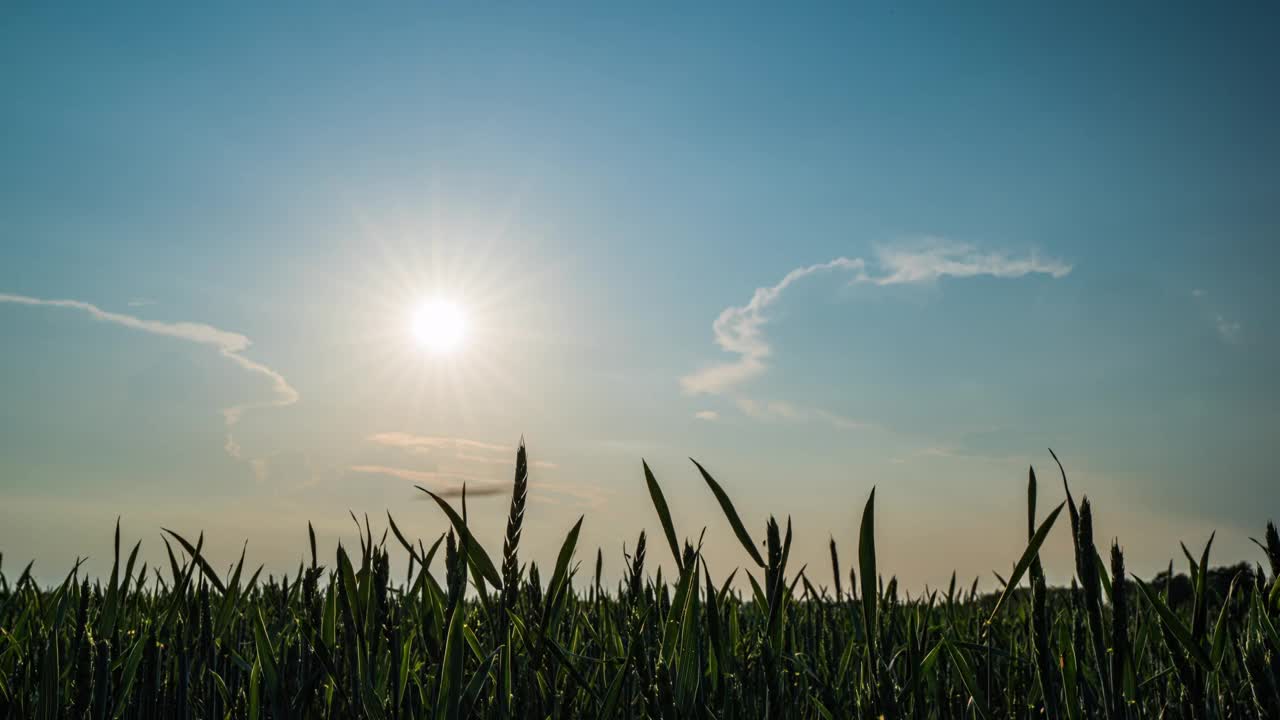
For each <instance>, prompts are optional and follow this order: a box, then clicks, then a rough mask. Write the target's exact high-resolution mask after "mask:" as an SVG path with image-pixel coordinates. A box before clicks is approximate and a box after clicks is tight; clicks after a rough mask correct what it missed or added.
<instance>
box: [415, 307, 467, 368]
mask: <svg viewBox="0 0 1280 720" xmlns="http://www.w3.org/2000/svg"><path fill="white" fill-rule="evenodd" d="M466 335H467V315H466V313H465V312H463V310H462V307H461V306H460V305H458V303H456V302H453V301H452V300H445V299H435V300H429V301H427V302H424V303H423V304H422V305H420V306H419V307H418V309H417V311H416V312H415V313H414V316H413V336H414V338H415V339H416V340H417V341H418V344H419V345H420V346H422V347H423V348H426V349H427V350H430V351H431V352H433V353H437V354H440V355H445V354H449V353H452V352H455V351H457V350H458V348H460V347H461V346H462V343H463V341H464V340H465V339H466Z"/></svg>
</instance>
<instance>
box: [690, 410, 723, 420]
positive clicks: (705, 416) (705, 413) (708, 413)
mask: <svg viewBox="0 0 1280 720" xmlns="http://www.w3.org/2000/svg"><path fill="white" fill-rule="evenodd" d="M693 416H694V417H695V418H697V419H699V420H706V421H707V422H715V421H716V420H719V419H720V413H718V412H716V411H715V410H699V411H698V412H696V413H694V414H693Z"/></svg>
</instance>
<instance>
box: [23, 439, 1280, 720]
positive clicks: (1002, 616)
mask: <svg viewBox="0 0 1280 720" xmlns="http://www.w3.org/2000/svg"><path fill="white" fill-rule="evenodd" d="M1055 460H1056V457H1055ZM695 465H696V469H697V471H698V473H699V474H700V475H701V477H702V478H703V480H704V482H705V483H706V485H707V486H708V488H709V489H710V491H711V492H712V494H713V495H714V496H715V498H716V500H717V501H718V503H719V505H720V507H721V509H722V510H723V512H724V514H725V517H726V519H727V520H728V522H729V525H730V527H731V529H732V531H733V533H734V535H735V536H736V537H737V539H738V540H739V542H740V544H741V546H742V549H743V551H744V553H745V555H744V560H746V561H747V564H746V566H745V567H744V568H743V569H742V570H741V572H742V573H743V574H744V575H745V576H746V578H747V582H748V584H749V586H750V588H751V590H750V593H749V594H746V595H743V594H740V593H739V592H737V591H735V590H734V589H733V585H732V581H733V579H734V577H736V574H737V573H738V572H739V571H737V570H735V571H734V572H733V573H730V574H729V575H728V576H727V577H726V578H724V579H722V580H721V581H720V584H719V586H717V585H716V584H714V583H713V578H712V576H711V571H710V569H709V568H708V567H707V565H706V563H705V562H704V560H703V556H702V554H701V539H699V541H698V544H696V545H694V544H691V543H690V541H688V540H681V536H680V534H679V533H678V532H677V529H676V527H675V525H674V523H673V522H672V519H671V514H670V511H669V509H668V506H667V503H666V500H665V498H664V496H663V494H662V490H661V487H660V486H659V484H658V481H657V479H656V478H655V477H654V475H653V473H652V471H651V470H650V469H649V467H648V465H643V467H642V469H643V475H644V479H645V482H646V485H647V487H648V490H649V493H650V497H651V498H652V500H653V505H654V509H655V511H656V514H657V516H658V521H659V524H660V526H661V528H662V533H663V536H664V538H665V539H666V541H667V544H668V545H669V546H670V550H671V553H672V556H673V560H674V565H673V567H674V568H675V569H676V575H675V577H671V578H668V579H664V578H663V577H662V575H661V572H659V573H658V574H657V575H655V576H650V575H649V574H648V573H646V572H645V561H646V549H647V545H646V536H645V534H644V533H641V535H640V537H639V540H638V542H637V543H636V545H635V548H634V551H633V553H632V554H630V555H628V556H627V564H628V567H627V572H626V573H625V575H624V577H623V579H622V580H621V581H620V582H619V584H618V586H617V587H616V588H615V589H614V590H613V592H611V593H610V592H606V591H605V589H604V588H603V587H601V582H600V575H601V565H602V555H601V554H600V553H599V552H597V555H596V565H595V567H596V570H595V577H594V583H590V584H589V586H586V587H584V586H583V585H584V583H578V587H575V583H574V579H575V578H576V577H577V572H578V569H579V565H578V563H577V562H576V561H575V559H574V558H575V553H576V549H577V541H578V532H579V529H580V528H581V523H582V520H581V519H579V520H578V523H577V524H575V525H574V526H573V527H572V529H570V530H569V532H568V534H567V536H566V538H565V540H564V542H563V543H562V546H561V550H560V552H559V554H558V557H557V560H556V564H555V566H554V568H553V571H552V574H551V577H550V581H549V582H546V583H543V582H542V580H541V575H540V572H539V569H538V567H537V566H536V564H529V565H527V566H525V565H522V564H521V563H520V560H519V557H520V556H519V546H520V540H521V536H522V534H523V533H524V531H525V530H526V529H527V528H525V527H524V508H525V502H526V499H527V494H528V490H529V484H528V465H527V463H526V460H525V449H524V446H523V444H522V445H521V447H520V449H519V450H518V452H517V457H516V471H515V478H514V482H513V492H512V498H511V505H510V509H509V513H508V520H507V526H506V533H505V538H504V543H503V548H502V556H501V563H500V565H495V564H494V562H493V561H492V560H491V559H490V557H489V555H488V554H487V553H486V552H485V550H484V548H483V546H482V545H481V544H480V543H479V542H478V541H477V540H476V538H475V537H473V536H472V535H471V533H470V532H469V531H468V529H467V507H466V495H465V493H464V494H463V495H462V498H461V503H460V505H459V507H458V508H455V507H453V505H451V504H450V503H449V501H448V500H446V499H445V498H444V497H441V496H439V495H432V498H433V499H434V500H435V502H436V503H437V504H438V505H439V508H440V510H441V511H442V512H443V513H444V514H445V516H446V517H447V518H448V520H449V523H450V525H451V528H452V529H451V530H450V532H449V533H447V535H446V536H443V537H442V538H440V539H436V540H435V541H434V542H433V543H432V544H431V545H430V547H429V548H428V547H427V546H426V545H425V544H424V543H423V542H422V541H420V540H417V539H414V538H408V537H406V536H405V535H404V534H403V533H402V532H401V530H400V528H399V527H398V526H397V525H396V523H395V521H394V520H393V519H392V518H391V516H390V515H388V517H387V520H388V530H389V532H390V534H391V536H392V537H393V538H394V540H395V542H398V543H399V544H400V545H402V546H403V547H404V549H405V550H406V551H407V552H408V554H409V569H408V576H407V580H406V582H405V583H404V584H396V583H394V582H392V580H391V578H390V560H389V556H388V553H387V546H386V541H387V533H386V532H384V533H383V535H382V537H381V538H380V539H377V540H375V537H374V531H373V529H372V528H371V527H370V525H369V522H368V520H367V519H366V520H365V522H364V526H363V528H362V529H361V538H360V547H359V551H358V552H355V551H354V549H353V550H352V551H350V552H349V551H348V550H347V549H346V548H343V547H341V546H339V548H338V550H337V554H336V558H335V561H334V564H333V565H332V567H325V566H321V565H320V564H319V558H318V557H317V555H316V547H315V534H314V532H310V527H308V530H309V532H310V547H311V560H310V565H309V566H301V567H299V568H298V572H297V573H296V574H295V575H294V576H293V578H292V579H290V578H289V577H287V576H286V577H284V578H281V579H279V580H277V579H274V578H268V579H267V580H266V581H262V580H261V579H260V572H261V569H259V570H258V571H256V572H253V573H252V574H251V575H250V576H249V577H248V578H245V576H244V570H245V565H244V556H243V554H242V555H241V558H240V561H239V562H238V563H237V564H236V565H235V567H234V568H232V569H231V571H230V572H229V573H227V574H226V575H225V577H224V576H220V575H219V574H218V573H217V572H216V571H215V570H214V569H213V568H212V567H211V566H210V565H209V563H208V562H207V561H206V560H205V559H204V556H203V554H202V547H203V536H202V537H200V538H197V539H196V540H195V542H191V541H190V540H189V539H187V538H184V537H182V536H180V535H178V534H177V533H174V532H172V531H167V530H166V531H165V532H166V534H167V537H166V538H165V547H166V549H167V550H168V572H167V573H166V572H163V571H161V569H159V568H155V569H151V570H150V571H149V570H148V568H146V567H145V566H143V567H142V568H137V567H136V562H137V558H138V547H139V546H138V545H135V546H134V547H133V548H132V549H131V551H130V552H129V553H128V554H127V556H124V561H123V563H122V562H121V558H122V555H121V552H120V537H119V526H118V524H117V529H116V537H115V545H114V552H115V562H114V564H113V566H112V571H111V575H110V577H109V578H108V579H107V580H106V582H105V583H101V582H94V583H92V584H91V583H90V582H89V580H88V579H85V578H82V577H81V576H80V572H79V566H78V565H77V566H76V567H75V568H72V569H71V571H70V572H69V573H68V575H67V576H66V579H65V580H64V581H63V582H62V583H61V584H60V585H59V586H58V587H56V588H52V589H41V588H39V587H38V586H37V584H36V583H35V582H34V581H33V580H32V578H31V575H30V565H28V567H27V569H26V570H24V571H23V572H22V574H21V575H20V576H19V577H18V579H17V580H16V581H14V582H12V583H10V582H9V580H8V579H7V578H5V576H4V574H3V572H0V716H4V717H40V718H59V717H75V718H82V717H89V718H113V717H126V718H170V717H177V718H194V717H202V718H203V717H218V718H222V717H247V718H262V717H272V718H285V717H373V718H419V717H431V718H442V719H450V720H452V719H453V718H462V717H477V718H566V717H592V718H597V717H599V718H618V717H626V718H695V717H696V718H757V717H759V718H781V717H796V718H849V717H877V716H884V717H889V718H899V717H902V718H970V717H976V718H1011V717H1014V718H1028V719H1030V718H1041V717H1044V718H1049V720H1057V719H1058V718H1067V719H1070V720H1075V719H1076V718H1108V719H1109V720H1121V719H1127V718H1138V717H1187V718H1211V717H1212V718H1245V717H1267V718H1275V717H1277V716H1278V713H1280V635H1278V634H1277V625H1280V579H1277V577H1276V576H1277V575H1278V574H1280V539H1277V533H1276V530H1275V527H1274V525H1268V527H1267V531H1266V534H1265V536H1264V538H1265V540H1264V541H1263V542H1258V546H1259V547H1260V548H1261V550H1262V552H1263V553H1264V554H1265V557H1266V560H1267V563H1268V565H1269V568H1270V573H1271V577H1270V578H1269V579H1268V577H1267V573H1266V572H1265V571H1264V570H1263V569H1262V566H1261V565H1259V566H1258V567H1257V569H1256V570H1255V569H1253V568H1249V567H1247V566H1241V567H1238V568H1234V569H1232V570H1231V572H1230V574H1229V575H1228V574H1225V573H1224V571H1223V570H1222V569H1210V567H1209V551H1210V546H1211V544H1212V538H1210V542H1209V543H1208V544H1206V546H1205V547H1204V548H1203V550H1202V552H1201V553H1200V554H1199V557H1198V558H1197V557H1196V556H1194V555H1193V554H1192V553H1191V552H1190V551H1188V550H1186V548H1184V551H1185V554H1186V558H1187V562H1188V568H1189V573H1188V576H1175V575H1174V574H1173V573H1172V568H1170V572H1169V573H1167V574H1162V576H1161V577H1158V578H1155V579H1153V581H1152V582H1150V583H1148V582H1144V581H1143V580H1142V579H1140V578H1137V577H1133V576H1130V575H1128V574H1127V573H1126V572H1125V568H1124V557H1123V553H1122V552H1121V549H1120V547H1119V546H1118V545H1113V546H1112V547H1111V552H1110V563H1109V569H1108V565H1107V564H1104V563H1103V561H1102V557H1101V556H1100V555H1099V553H1098V551H1097V549H1096V547H1095V546H1094V543H1093V537H1092V534H1093V533H1092V517H1093V512H1092V507H1091V504H1090V502H1089V501H1088V500H1087V499H1085V500H1083V501H1082V503H1081V504H1080V505H1079V506H1078V507H1077V505H1076V503H1075V500H1074V498H1073V497H1072V496H1071V494H1070V490H1069V489H1068V488H1066V475H1065V473H1063V477H1062V480H1063V485H1064V489H1065V490H1066V495H1067V499H1066V501H1065V502H1064V503H1062V504H1061V505H1058V506H1057V507H1056V508H1054V509H1053V510H1052V511H1050V512H1049V513H1048V514H1047V515H1046V516H1045V517H1044V519H1042V520H1039V519H1038V518H1037V510H1036V495H1037V487H1036V479H1035V474H1034V472H1032V473H1031V474H1030V477H1029V482H1028V493H1027V501H1028V502H1027V536H1028V543H1027V546H1026V547H1025V548H1010V550H1009V559H1010V562H1011V563H1012V564H1013V571H1012V573H1011V574H1010V575H1009V577H1008V582H1007V584H1006V585H1005V587H1004V588H1003V589H1002V590H1001V591H1000V592H999V593H997V594H995V595H991V596H981V595H979V594H978V593H977V592H976V590H975V589H974V588H976V583H975V585H974V588H971V589H970V590H969V591H968V592H967V593H965V592H964V591H958V590H957V589H956V585H955V578H954V576H953V578H952V582H951V586H950V589H949V590H948V592H947V593H946V594H945V595H942V596H940V595H939V593H938V592H935V591H930V592H927V593H926V594H924V595H923V596H920V597H909V596H901V595H900V594H899V592H898V589H897V581H896V579H894V578H892V577H890V578H889V579H888V580H887V581H886V580H885V579H884V577H883V575H882V570H881V569H880V568H879V566H878V564H877V553H876V546H875V541H876V533H875V492H874V490H873V491H872V492H871V493H870V496H869V497H868V498H867V500H866V504H865V506H864V507H863V510H862V518H861V525H860V531H859V535H858V538H857V556H856V559H857V562H856V568H855V569H853V570H851V571H850V573H849V576H848V578H842V577H841V571H840V561H839V551H838V548H837V542H836V541H835V539H832V540H831V546H830V551H831V565H832V567H831V571H832V581H833V582H832V587H833V591H831V592H828V590H827V589H826V587H824V586H822V585H821V583H819V585H817V586H815V584H814V578H811V577H808V576H807V575H806V570H805V568H800V569H798V570H793V569H792V568H791V563H790V550H791V543H792V529H791V523H790V521H789V520H788V521H787V523H786V527H785V531H784V529H783V527H782V526H780V525H779V523H778V522H777V521H776V520H774V519H773V518H770V520H769V521H768V523H767V524H766V526H765V534H764V541H763V542H758V539H757V537H753V535H752V534H751V531H750V530H749V529H748V528H747V526H746V525H745V523H743V521H742V520H741V518H740V517H739V516H738V513H737V511H736V509H735V508H734V505H733V502H732V500H731V499H730V495H729V493H728V492H727V491H726V490H725V488H724V487H722V486H721V484H720V483H719V482H717V480H716V479H715V478H714V477H713V476H712V475H711V473H710V472H708V471H707V470H706V469H705V468H703V467H702V466H701V465H697V464H696V463H695ZM1059 467H1061V465H1059ZM424 492H425V491H424ZM1064 505H1065V506H1066V507H1067V509H1068V515H1069V517H1070V521H1071V522H1070V529H1069V530H1068V531H1069V532H1071V533H1072V538H1073V545H1074V548H1075V556H1076V579H1075V581H1073V584H1072V589H1071V590H1051V589H1049V588H1047V587H1046V585H1045V579H1044V571H1043V568H1042V566H1041V563H1040V558H1039V550H1040V547H1041V546H1042V544H1043V543H1044V541H1045V539H1046V538H1047V537H1048V536H1049V535H1050V534H1051V533H1052V532H1053V531H1054V530H1055V529H1056V528H1057V526H1056V520H1057V518H1058V515H1059V514H1060V512H1061V510H1062V508H1063V506H1064ZM169 538H172V539H173V540H174V541H176V543H177V546H178V550H177V552H174V549H173V546H171V545H170V544H169ZM442 544H443V546H444V556H443V558H441V559H440V562H438V563H437V562H436V559H437V556H438V555H439V554H440V553H439V550H440V548H441V545H442ZM433 566H435V568H434V569H433ZM441 566H443V567H442V569H441ZM1024 577H1025V578H1027V580H1028V584H1029V588H1024V587H1023V585H1022V581H1023V578H1024ZM846 579H847V580H848V584H847V587H846V585H845V582H844V581H845V580H846ZM441 580H443V583H444V584H443V585H441ZM468 588H470V589H471V590H470V592H468ZM1135 588H1136V591H1137V592H1134V590H1135Z"/></svg>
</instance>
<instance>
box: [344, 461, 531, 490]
mask: <svg viewBox="0 0 1280 720" xmlns="http://www.w3.org/2000/svg"><path fill="white" fill-rule="evenodd" d="M347 470H348V471H350V472H352V473H354V474H357V475H382V476H385V477H392V478H396V479H399V480H405V481H408V482H412V483H423V484H426V485H430V486H432V487H431V488H430V489H431V490H432V492H434V493H436V494H437V495H440V496H441V497H454V496H456V495H461V494H462V488H463V487H464V486H465V487H466V489H467V494H468V495H472V496H482V497H483V496H488V495H497V494H499V493H502V492H504V491H506V488H507V486H506V485H503V484H502V483H497V482H493V481H491V480H487V479H485V478H482V477H478V476H476V475H470V474H467V473H456V472H438V471H434V470H412V469H409V468H401V467H393V466H389V465H352V466H350V467H348V468H347Z"/></svg>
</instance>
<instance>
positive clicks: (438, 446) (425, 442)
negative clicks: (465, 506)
mask: <svg viewBox="0 0 1280 720" xmlns="http://www.w3.org/2000/svg"><path fill="white" fill-rule="evenodd" d="M369 442H371V443H373V444H374V445H380V446H382V447H389V448H397V449H400V450H404V451H406V452H409V453H412V454H415V455H432V454H440V453H441V452H444V453H445V454H446V457H447V459H451V460H456V461H458V462H463V463H477V464H481V465H512V464H513V463H514V459H513V457H512V456H511V453H514V452H515V450H516V447H515V446H514V445H500V444H498V443H491V442H484V441H481V440H471V439H468V438H459V437H444V436H439V435H414V434H412V433H406V432H382V433H375V434H373V435H370V436H369ZM477 453H496V455H492V456H491V455H481V454H477ZM529 465H530V466H531V467H536V468H543V469H545V470H553V469H555V468H558V467H560V466H559V465H557V464H556V463H553V462H548V461H546V460H533V461H530V463H529Z"/></svg>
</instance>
